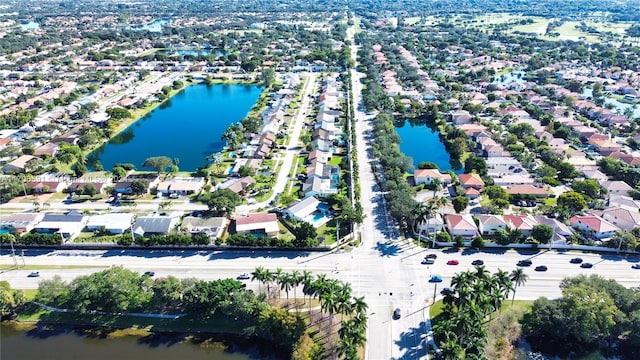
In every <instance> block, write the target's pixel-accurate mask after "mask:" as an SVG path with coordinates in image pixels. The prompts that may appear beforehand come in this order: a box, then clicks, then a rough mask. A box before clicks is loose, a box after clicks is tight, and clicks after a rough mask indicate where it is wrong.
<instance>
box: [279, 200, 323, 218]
mask: <svg viewBox="0 0 640 360" xmlns="http://www.w3.org/2000/svg"><path fill="white" fill-rule="evenodd" d="M318 205H320V201H318V199H316V198H315V197H313V196H309V197H306V198H304V199H303V200H300V201H298V202H297V203H295V204H293V205H291V206H289V207H288V208H287V209H286V210H285V211H284V213H285V214H286V215H287V216H288V217H290V218H292V219H297V220H298V221H305V219H306V218H307V216H309V215H311V214H313V213H314V212H315V211H317V210H318Z"/></svg>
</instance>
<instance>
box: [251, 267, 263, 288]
mask: <svg viewBox="0 0 640 360" xmlns="http://www.w3.org/2000/svg"><path fill="white" fill-rule="evenodd" d="M264 275H265V270H264V268H263V267H262V266H258V267H257V268H256V269H255V270H254V271H253V272H252V273H251V281H254V280H256V281H258V292H259V293H260V292H262V284H263V283H264V279H265V277H264Z"/></svg>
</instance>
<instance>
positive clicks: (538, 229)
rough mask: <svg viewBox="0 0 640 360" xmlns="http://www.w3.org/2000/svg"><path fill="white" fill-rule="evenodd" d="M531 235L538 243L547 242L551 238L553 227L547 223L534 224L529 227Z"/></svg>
mask: <svg viewBox="0 0 640 360" xmlns="http://www.w3.org/2000/svg"><path fill="white" fill-rule="evenodd" d="M531 237H532V238H534V239H535V240H536V241H538V242H539V243H540V244H548V243H549V242H550V241H551V239H552V238H553V228H552V227H551V226H549V225H547V224H538V225H534V226H533V228H532V229H531Z"/></svg>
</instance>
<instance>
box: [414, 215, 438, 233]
mask: <svg viewBox="0 0 640 360" xmlns="http://www.w3.org/2000/svg"><path fill="white" fill-rule="evenodd" d="M443 228H444V219H442V216H441V215H440V214H437V213H436V214H434V215H433V216H431V217H430V218H429V219H428V220H426V221H422V222H420V223H419V224H418V233H419V234H427V235H428V234H433V233H436V232H438V231H442V229H443Z"/></svg>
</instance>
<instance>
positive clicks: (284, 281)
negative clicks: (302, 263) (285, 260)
mask: <svg viewBox="0 0 640 360" xmlns="http://www.w3.org/2000/svg"><path fill="white" fill-rule="evenodd" d="M278 279H279V280H280V289H281V290H284V292H285V293H286V294H287V306H288V305H289V290H291V288H292V287H293V278H292V277H291V275H289V274H287V273H284V274H282V275H280V277H279V278H278Z"/></svg>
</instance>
